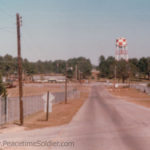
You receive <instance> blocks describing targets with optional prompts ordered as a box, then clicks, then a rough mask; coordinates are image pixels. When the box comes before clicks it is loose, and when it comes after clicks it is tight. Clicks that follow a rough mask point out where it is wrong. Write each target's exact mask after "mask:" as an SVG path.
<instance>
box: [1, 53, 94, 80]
mask: <svg viewBox="0 0 150 150" xmlns="http://www.w3.org/2000/svg"><path fill="white" fill-rule="evenodd" d="M66 64H67V68H71V69H67V73H68V77H70V78H72V77H73V76H74V74H75V70H76V65H77V66H78V71H80V72H81V73H82V76H83V78H87V77H88V76H90V75H91V70H92V64H91V61H90V60H89V59H86V58H84V57H79V58H72V59H69V60H67V61H65V60H56V61H51V60H50V61H40V60H39V61H36V62H30V61H29V60H27V59H22V65H23V72H24V73H25V74H27V75H33V74H39V73H40V74H41V73H42V74H43V73H59V74H65V71H66ZM17 68H18V65H17V57H12V56H11V55H5V56H3V57H2V56H0V73H1V74H2V75H4V76H7V75H10V74H17Z"/></svg>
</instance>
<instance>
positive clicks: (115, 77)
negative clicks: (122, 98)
mask: <svg viewBox="0 0 150 150" xmlns="http://www.w3.org/2000/svg"><path fill="white" fill-rule="evenodd" d="M116 83H117V65H116V64H115V83H114V87H116Z"/></svg>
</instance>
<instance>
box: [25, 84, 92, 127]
mask: <svg viewBox="0 0 150 150" xmlns="http://www.w3.org/2000/svg"><path fill="white" fill-rule="evenodd" d="M80 91H81V96H80V98H78V99H73V100H69V101H68V104H64V102H61V103H59V104H55V105H54V106H53V112H52V113H50V114H49V120H48V121H46V114H45V113H44V112H38V113H36V114H34V115H31V116H28V117H26V118H25V123H24V126H25V127H26V129H36V128H44V127H52V126H59V125H64V124H67V123H69V122H70V121H71V120H72V118H73V116H74V115H75V114H76V113H77V112H78V110H79V109H80V107H81V106H82V105H83V103H84V102H85V100H86V99H87V98H88V94H89V88H85V87H84V88H81V89H80Z"/></svg>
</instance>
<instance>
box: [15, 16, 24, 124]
mask: <svg viewBox="0 0 150 150" xmlns="http://www.w3.org/2000/svg"><path fill="white" fill-rule="evenodd" d="M16 22H17V45H18V81H19V106H20V125H23V99H22V97H23V89H22V58H21V40H20V26H21V17H20V15H19V14H18V13H17V14H16Z"/></svg>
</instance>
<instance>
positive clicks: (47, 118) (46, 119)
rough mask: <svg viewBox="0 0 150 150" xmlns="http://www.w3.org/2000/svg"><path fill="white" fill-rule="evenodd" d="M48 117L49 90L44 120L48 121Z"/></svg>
mask: <svg viewBox="0 0 150 150" xmlns="http://www.w3.org/2000/svg"><path fill="white" fill-rule="evenodd" d="M48 117H49V91H48V92H47V111H46V121H48Z"/></svg>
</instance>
